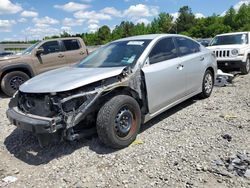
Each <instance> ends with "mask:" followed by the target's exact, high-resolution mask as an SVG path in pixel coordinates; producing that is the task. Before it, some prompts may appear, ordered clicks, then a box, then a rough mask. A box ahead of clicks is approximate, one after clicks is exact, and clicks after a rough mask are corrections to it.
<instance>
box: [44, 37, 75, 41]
mask: <svg viewBox="0 0 250 188" xmlns="http://www.w3.org/2000/svg"><path fill="white" fill-rule="evenodd" d="M72 39H80V37H62V38H52V39H46V40H43V41H54V40H72Z"/></svg>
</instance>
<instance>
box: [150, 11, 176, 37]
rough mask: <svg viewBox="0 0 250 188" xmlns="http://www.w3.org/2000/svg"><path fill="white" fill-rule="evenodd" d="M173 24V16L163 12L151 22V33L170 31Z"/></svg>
mask: <svg viewBox="0 0 250 188" xmlns="http://www.w3.org/2000/svg"><path fill="white" fill-rule="evenodd" d="M173 26H174V23H173V16H171V15H170V14H168V13H163V12H162V13H160V14H159V16H158V18H155V19H154V20H153V21H152V22H151V33H170V32H171V30H172V29H173Z"/></svg>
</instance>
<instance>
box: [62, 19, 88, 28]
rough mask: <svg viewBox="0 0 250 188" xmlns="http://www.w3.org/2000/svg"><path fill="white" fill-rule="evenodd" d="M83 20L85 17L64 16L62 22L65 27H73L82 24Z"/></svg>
mask: <svg viewBox="0 0 250 188" xmlns="http://www.w3.org/2000/svg"><path fill="white" fill-rule="evenodd" d="M83 22H84V20H83V19H73V18H64V19H63V21H62V24H63V26H65V27H73V26H81V25H82V24H83Z"/></svg>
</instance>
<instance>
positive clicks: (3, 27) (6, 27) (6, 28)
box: [0, 20, 16, 32]
mask: <svg viewBox="0 0 250 188" xmlns="http://www.w3.org/2000/svg"><path fill="white" fill-rule="evenodd" d="M14 24H16V22H15V21H14V20H0V32H11V29H12V26H13V25H14Z"/></svg>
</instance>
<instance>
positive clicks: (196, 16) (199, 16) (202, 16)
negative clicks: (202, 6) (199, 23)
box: [194, 12, 206, 18]
mask: <svg viewBox="0 0 250 188" xmlns="http://www.w3.org/2000/svg"><path fill="white" fill-rule="evenodd" d="M194 15H195V18H205V17H206V16H205V15H204V14H202V13H199V12H198V13H195V14H194Z"/></svg>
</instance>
